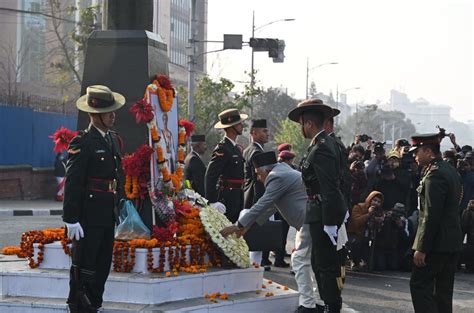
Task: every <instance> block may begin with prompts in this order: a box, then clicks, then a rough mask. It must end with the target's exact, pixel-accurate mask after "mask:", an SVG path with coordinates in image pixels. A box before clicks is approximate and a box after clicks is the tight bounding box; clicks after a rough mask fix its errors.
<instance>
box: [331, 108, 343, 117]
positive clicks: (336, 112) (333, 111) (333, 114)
mask: <svg viewBox="0 0 474 313" xmlns="http://www.w3.org/2000/svg"><path fill="white" fill-rule="evenodd" d="M340 113H341V110H339V109H336V108H332V117H335V116H338V115H339V114H340Z"/></svg>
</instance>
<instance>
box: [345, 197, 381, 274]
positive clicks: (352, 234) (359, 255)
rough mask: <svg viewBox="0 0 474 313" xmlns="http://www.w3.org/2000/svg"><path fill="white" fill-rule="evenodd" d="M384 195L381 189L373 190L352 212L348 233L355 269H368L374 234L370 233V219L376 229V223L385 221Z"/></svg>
mask: <svg viewBox="0 0 474 313" xmlns="http://www.w3.org/2000/svg"><path fill="white" fill-rule="evenodd" d="M383 201H384V196H383V194H382V193H381V192H379V191H372V192H371V193H370V194H369V196H368V197H367V198H366V199H365V201H364V202H362V203H359V204H356V205H355V206H354V207H353V208H352V214H351V217H350V219H349V223H348V224H347V234H348V236H349V242H350V245H349V247H350V248H349V250H350V253H349V255H350V258H351V260H352V262H353V263H354V265H353V268H354V269H358V270H359V269H366V267H367V263H368V262H369V258H370V255H369V254H370V253H369V240H370V236H371V235H372V233H371V234H369V233H368V228H367V226H368V224H369V219H370V220H372V223H371V224H372V226H373V229H372V230H375V225H376V224H379V225H380V224H381V223H382V222H383V217H380V216H379V214H378V213H379V212H382V204H383Z"/></svg>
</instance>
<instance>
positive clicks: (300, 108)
mask: <svg viewBox="0 0 474 313" xmlns="http://www.w3.org/2000/svg"><path fill="white" fill-rule="evenodd" d="M309 111H313V112H321V113H322V114H324V117H325V118H328V117H331V116H333V114H334V112H333V109H332V108H331V107H330V106H328V105H325V104H324V103H323V101H322V100H321V99H308V100H304V101H302V102H300V103H298V105H297V106H296V108H294V109H293V110H291V111H290V112H289V113H288V118H289V119H290V120H292V121H293V122H297V123H299V119H300V115H301V114H303V113H305V112H309Z"/></svg>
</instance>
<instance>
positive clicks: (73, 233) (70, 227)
mask: <svg viewBox="0 0 474 313" xmlns="http://www.w3.org/2000/svg"><path fill="white" fill-rule="evenodd" d="M66 228H67V237H68V238H69V239H71V240H73V239H76V240H79V239H81V238H84V231H83V230H82V227H81V224H79V222H77V223H74V224H69V223H66Z"/></svg>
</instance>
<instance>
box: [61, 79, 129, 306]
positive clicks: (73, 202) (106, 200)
mask: <svg viewBox="0 0 474 313" xmlns="http://www.w3.org/2000/svg"><path fill="white" fill-rule="evenodd" d="M124 104H125V98H124V97H123V96H122V95H121V94H119V93H116V92H112V91H111V90H110V89H109V88H108V87H106V86H102V85H95V86H90V87H87V94H86V95H84V96H82V97H81V98H79V100H77V102H76V105H77V108H78V109H79V110H81V111H84V112H87V113H89V116H90V120H91V123H90V125H89V127H88V129H86V130H84V131H81V132H80V133H79V135H77V136H76V137H74V138H73V139H72V141H71V143H70V144H69V148H68V160H67V165H66V183H65V192H64V205H63V211H64V214H63V221H64V222H65V223H66V230H67V236H68V237H69V238H70V239H72V266H71V273H70V275H71V278H70V283H69V286H70V290H69V297H68V300H67V303H68V305H69V310H70V312H97V310H98V309H99V308H100V307H101V306H102V295H103V293H104V285H105V282H106V280H107V277H108V275H109V272H110V264H111V262H112V251H113V244H114V227H115V223H116V222H117V220H118V212H117V202H118V199H120V198H121V197H122V196H123V194H124V190H123V181H124V180H123V171H122V166H121V158H122V156H121V153H120V142H119V138H118V137H117V134H116V133H114V132H112V131H111V130H110V129H111V128H112V127H113V125H114V123H115V111H116V110H118V109H119V108H121V107H122V106H123V105H124Z"/></svg>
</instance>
